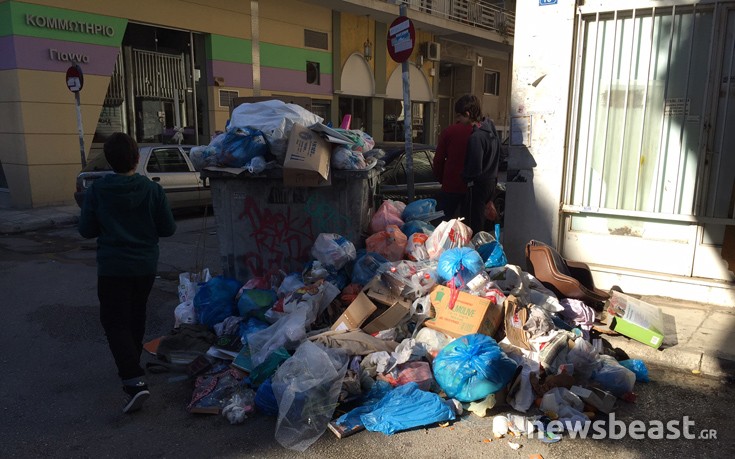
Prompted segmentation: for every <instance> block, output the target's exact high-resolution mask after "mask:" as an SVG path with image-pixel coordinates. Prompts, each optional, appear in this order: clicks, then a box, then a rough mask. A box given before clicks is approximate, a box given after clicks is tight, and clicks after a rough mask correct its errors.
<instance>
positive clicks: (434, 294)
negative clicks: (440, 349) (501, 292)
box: [425, 285, 504, 338]
mask: <svg viewBox="0 0 735 459" xmlns="http://www.w3.org/2000/svg"><path fill="white" fill-rule="evenodd" d="M430 299H431V305H432V306H434V309H435V310H436V317H435V318H433V319H430V320H427V321H426V322H425V324H426V326H427V327H429V328H432V329H434V330H437V331H440V332H442V333H445V334H447V335H449V336H451V337H453V338H459V337H460V336H464V335H471V334H473V333H482V334H483V335H487V336H495V334H496V333H497V332H498V330H500V328H501V325H502V323H503V315H504V314H503V307H502V306H501V305H497V304H495V303H494V302H492V301H491V300H488V299H487V298H482V297H479V296H475V295H471V294H469V293H465V292H459V295H458V296H457V301H456V302H455V303H454V307H453V308H452V309H450V308H449V303H450V299H451V291H450V290H449V288H447V287H444V286H442V285H437V286H436V287H434V289H433V290H432V291H431V297H430Z"/></svg>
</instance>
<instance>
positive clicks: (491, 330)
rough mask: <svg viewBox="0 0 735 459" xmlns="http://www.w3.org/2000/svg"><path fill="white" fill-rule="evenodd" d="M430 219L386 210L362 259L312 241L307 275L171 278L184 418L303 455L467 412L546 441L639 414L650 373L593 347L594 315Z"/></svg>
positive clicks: (484, 243)
mask: <svg viewBox="0 0 735 459" xmlns="http://www.w3.org/2000/svg"><path fill="white" fill-rule="evenodd" d="M435 208H436V202H435V201H434V200H431V199H425V200H419V201H415V202H413V203H411V204H409V205H405V204H403V203H401V202H395V201H384V202H383V203H382V205H381V206H380V208H379V209H378V211H377V212H376V213H375V214H374V216H373V218H372V220H371V222H370V231H371V232H372V234H371V235H370V236H369V237H368V238H367V239H366V240H365V241H364V242H365V247H366V248H365V249H361V250H356V248H355V245H354V244H353V243H352V242H351V241H349V240H347V239H345V238H344V237H342V236H340V235H339V234H334V233H322V234H319V235H318V237H317V238H316V240H315V241H314V244H313V246H312V248H311V252H310V253H311V260H309V261H308V262H307V263H306V264H305V265H304V267H303V270H302V271H301V272H284V271H279V272H272V273H270V274H268V275H266V276H263V277H258V278H252V279H245V280H243V281H244V283H243V282H242V281H241V280H236V279H231V278H226V277H223V276H216V277H211V276H210V275H209V272H208V270H205V271H203V272H200V273H183V274H181V276H180V285H179V299H180V301H181V304H179V305H178V306H177V308H176V310H175V311H174V316H175V328H174V329H173V330H172V331H171V333H170V334H169V335H167V336H164V337H162V338H161V339H160V342H159V343H158V348H157V349H156V351H155V355H156V356H157V358H158V359H160V360H159V361H161V362H166V363H167V364H169V365H178V366H179V367H180V368H181V369H182V370H183V371H186V372H187V373H188V375H189V376H190V378H189V379H190V380H191V381H193V392H192V398H191V401H190V403H189V405H188V410H189V411H190V412H192V413H213V414H221V415H223V416H225V417H226V418H227V419H228V420H229V421H230V422H231V423H233V424H236V423H241V422H243V421H244V419H246V418H247V416H250V415H252V414H254V413H256V412H257V413H260V414H262V415H267V416H275V417H277V425H276V431H275V438H276V440H277V441H278V442H279V443H280V444H281V445H283V446H284V447H287V448H290V449H294V450H298V451H304V450H305V449H306V448H308V447H309V446H310V445H311V444H312V443H313V442H315V441H316V440H317V439H318V438H319V437H320V436H321V435H322V434H324V432H326V431H327V430H328V429H329V430H331V431H332V432H334V433H335V434H336V435H337V436H338V437H340V438H342V437H344V436H347V435H350V434H354V433H356V432H359V431H361V430H365V429H366V430H369V431H377V432H382V433H384V434H386V435H390V434H394V433H396V432H400V431H403V430H407V429H411V428H415V427H419V426H434V425H437V424H439V423H447V422H452V421H456V420H458V419H460V416H461V415H463V413H464V415H465V416H467V415H468V414H467V412H469V413H471V414H469V415H471V416H483V417H484V416H487V415H488V413H489V412H491V413H495V414H496V415H495V417H494V419H493V432H494V434H495V435H496V436H497V437H502V436H508V435H510V434H513V435H529V436H531V435H537V437H536V438H540V439H541V440H543V441H546V442H555V441H559V440H560V439H561V438H562V436H561V434H562V432H561V431H559V430H558V429H557V431H554V429H549V428H548V426H549V425H550V423H551V422H552V421H559V423H560V425H562V426H563V429H564V430H567V431H569V430H575V429H580V428H582V427H583V425H584V423H585V422H588V421H590V419H593V418H594V417H595V416H605V415H607V414H608V413H610V412H612V411H613V410H615V408H616V406H617V405H618V404H619V403H620V401H624V402H633V401H635V392H634V385H635V383H636V380H638V381H641V380H646V379H647V370H646V367H645V365H644V364H643V362H641V361H639V360H630V359H628V358H627V356H626V355H625V353H624V352H623V351H621V350H620V349H613V348H612V346H610V344H609V343H608V342H607V341H606V340H604V339H603V338H598V337H596V336H597V335H596V333H595V330H593V326H594V325H595V323H596V320H597V319H599V316H600V314H601V311H600V310H595V308H594V307H593V306H599V305H588V304H585V302H583V301H581V300H576V299H570V298H559V297H557V296H556V295H555V294H554V293H553V292H552V290H550V289H549V288H547V287H546V286H545V285H544V284H543V283H542V282H540V281H539V280H538V279H536V278H535V277H534V276H533V275H531V274H530V273H528V272H525V271H523V270H522V269H521V268H520V267H519V266H515V265H510V264H508V262H507V259H506V257H505V253H504V250H503V246H502V245H501V243H500V241H499V231H500V228H499V227H498V226H496V228H495V231H496V234H494V235H493V234H490V233H487V232H480V233H478V234H473V233H472V230H471V229H470V228H469V227H468V226H466V225H465V224H464V223H463V222H462V219H450V220H441V218H442V213H440V212H439V213H438V212H436V211H435ZM432 221H433V222H436V221H440V223H439V224H438V225H437V226H436V227H434V226H433V225H432V223H431V222H432ZM510 411H514V412H515V413H516V414H512V415H502V414H499V413H508V412H510ZM513 445H516V443H511V446H513Z"/></svg>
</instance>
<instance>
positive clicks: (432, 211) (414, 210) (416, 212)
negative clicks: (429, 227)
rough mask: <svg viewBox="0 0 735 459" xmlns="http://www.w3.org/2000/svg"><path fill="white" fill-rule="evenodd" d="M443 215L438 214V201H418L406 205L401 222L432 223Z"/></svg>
mask: <svg viewBox="0 0 735 459" xmlns="http://www.w3.org/2000/svg"><path fill="white" fill-rule="evenodd" d="M441 215H443V213H442V214H441ZM441 215H440V214H437V212H436V199H417V200H416V201H413V202H411V203H409V204H408V205H406V208H405V209H403V213H402V214H401V220H403V221H404V222H410V221H412V220H423V221H431V220H434V219H435V218H437V217H440V216H441Z"/></svg>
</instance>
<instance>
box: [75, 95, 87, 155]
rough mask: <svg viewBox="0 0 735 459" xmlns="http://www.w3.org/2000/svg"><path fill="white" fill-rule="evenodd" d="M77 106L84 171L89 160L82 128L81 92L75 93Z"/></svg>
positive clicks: (80, 149)
mask: <svg viewBox="0 0 735 459" xmlns="http://www.w3.org/2000/svg"><path fill="white" fill-rule="evenodd" d="M74 99H75V100H76V105H77V132H78V133H79V153H80V154H81V155H82V169H84V168H85V167H87V158H86V155H85V154H84V128H83V127H82V106H81V103H80V101H79V91H76V92H74Z"/></svg>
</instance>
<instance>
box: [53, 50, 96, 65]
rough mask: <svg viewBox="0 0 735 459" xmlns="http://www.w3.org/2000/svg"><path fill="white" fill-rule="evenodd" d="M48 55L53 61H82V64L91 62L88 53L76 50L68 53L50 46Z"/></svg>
mask: <svg viewBox="0 0 735 459" xmlns="http://www.w3.org/2000/svg"><path fill="white" fill-rule="evenodd" d="M48 57H49V59H51V60H52V61H62V62H80V63H82V64H89V56H87V55H86V54H82V53H74V52H69V53H67V52H64V51H59V50H58V49H54V48H49V50H48Z"/></svg>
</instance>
